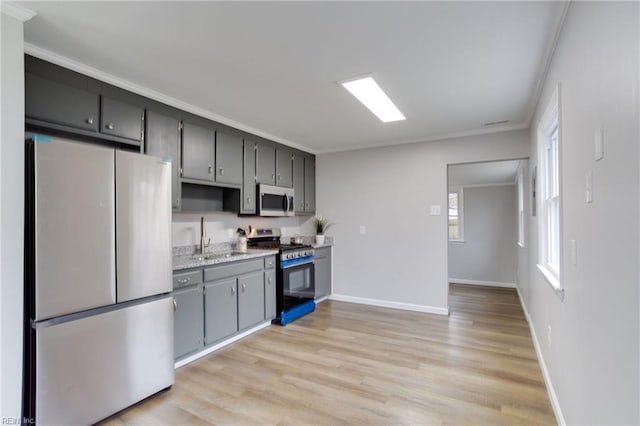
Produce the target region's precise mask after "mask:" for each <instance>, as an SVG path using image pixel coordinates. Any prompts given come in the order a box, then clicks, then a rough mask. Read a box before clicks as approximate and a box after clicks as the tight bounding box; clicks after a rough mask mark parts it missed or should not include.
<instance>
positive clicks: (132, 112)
mask: <svg viewBox="0 0 640 426" xmlns="http://www.w3.org/2000/svg"><path fill="white" fill-rule="evenodd" d="M143 119H144V110H143V109H142V108H140V107H137V106H135V105H130V104H128V103H125V102H121V101H117V100H115V99H110V98H107V97H105V96H103V97H102V111H101V114H100V131H101V132H102V133H104V134H107V135H111V136H119V137H121V138H126V139H131V140H135V141H140V140H142V123H143Z"/></svg>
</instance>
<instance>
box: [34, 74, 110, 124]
mask: <svg viewBox="0 0 640 426" xmlns="http://www.w3.org/2000/svg"><path fill="white" fill-rule="evenodd" d="M99 98H100V97H99V95H98V94H96V93H92V92H89V91H87V90H82V89H79V88H77V87H72V86H68V85H65V84H62V83H59V82H57V81H53V80H48V79H45V78H42V77H40V76H37V75H33V74H30V73H26V74H25V116H26V118H27V120H29V119H32V120H38V121H45V122H48V123H52V124H57V125H60V126H69V127H73V128H77V129H81V130H87V131H93V132H97V131H98V123H99V121H100V120H99V119H100V117H99V115H98V111H99V106H100V101H99Z"/></svg>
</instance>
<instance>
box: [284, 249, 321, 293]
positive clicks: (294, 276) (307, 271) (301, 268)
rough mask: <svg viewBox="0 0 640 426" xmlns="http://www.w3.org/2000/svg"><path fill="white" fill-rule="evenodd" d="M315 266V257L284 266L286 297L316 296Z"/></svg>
mask: <svg viewBox="0 0 640 426" xmlns="http://www.w3.org/2000/svg"><path fill="white" fill-rule="evenodd" d="M314 276H315V266H314V264H313V259H311V260H309V261H308V262H305V263H297V264H295V265H291V266H286V267H283V268H282V290H283V295H284V297H289V298H291V297H294V298H311V299H313V297H314V296H315V277H314Z"/></svg>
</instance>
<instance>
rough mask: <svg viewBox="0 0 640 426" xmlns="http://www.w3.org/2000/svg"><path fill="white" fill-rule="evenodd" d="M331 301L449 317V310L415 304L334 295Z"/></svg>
mask: <svg viewBox="0 0 640 426" xmlns="http://www.w3.org/2000/svg"><path fill="white" fill-rule="evenodd" d="M329 298H330V299H331V300H337V301H339V302H348V303H358V304H361V305H371V306H380V307H383V308H393V309H402V310H405V311H415V312H425V313H428V314H438V315H449V309H448V308H438V307H435V306H425V305H415V304H413V303H402V302H391V301H388V300H379V299H367V298H365V297H355V296H346V295H343V294H332V295H331V296H329Z"/></svg>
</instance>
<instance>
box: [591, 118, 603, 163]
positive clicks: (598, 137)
mask: <svg viewBox="0 0 640 426" xmlns="http://www.w3.org/2000/svg"><path fill="white" fill-rule="evenodd" d="M594 144H595V145H594V148H595V150H594V157H593V158H594V160H596V161H600V160H602V159H603V158H604V129H603V128H602V126H598V127H597V128H596V131H595V134H594Z"/></svg>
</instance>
